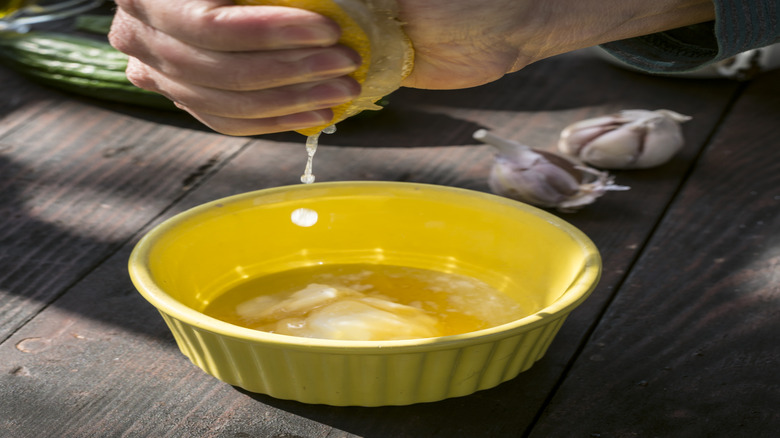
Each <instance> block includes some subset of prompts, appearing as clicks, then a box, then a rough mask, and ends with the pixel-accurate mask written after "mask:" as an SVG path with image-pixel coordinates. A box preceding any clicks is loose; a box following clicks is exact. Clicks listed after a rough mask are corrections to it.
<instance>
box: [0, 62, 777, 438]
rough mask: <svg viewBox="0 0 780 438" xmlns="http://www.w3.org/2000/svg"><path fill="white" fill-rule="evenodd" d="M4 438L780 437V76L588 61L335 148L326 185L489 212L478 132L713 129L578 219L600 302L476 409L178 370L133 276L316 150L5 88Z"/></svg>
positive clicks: (400, 96)
mask: <svg viewBox="0 0 780 438" xmlns="http://www.w3.org/2000/svg"><path fill="white" fill-rule="evenodd" d="M0 96H2V98H1V100H0V436H3V437H13V438H16V437H35V438H42V437H113V436H123V437H125V436H126V437H140V436H150V437H278V438H281V437H287V438H291V437H326V436H327V437H346V436H365V437H483V436H484V437H515V436H517V437H519V436H530V437H543V438H546V437H722V436H723V437H725V436H728V437H768V436H777V435H775V433H776V431H777V430H778V429H779V428H780V374H779V373H778V365H779V364H780V340H779V339H780V310H778V309H780V286H779V285H780V71H772V72H768V73H765V74H763V75H760V76H758V77H756V78H755V79H753V80H752V81H750V82H743V83H739V82H735V81H730V80H725V79H722V80H693V79H680V78H663V77H653V76H648V75H642V74H637V73H632V72H629V71H626V70H622V69H618V68H616V67H613V66H611V65H608V64H606V63H604V62H603V61H601V60H598V59H596V58H594V57H592V56H590V55H589V54H587V53H584V52H579V53H572V54H567V55H563V56H559V57H556V58H552V59H548V60H545V61H542V62H539V63H537V64H534V65H532V66H530V67H528V68H526V69H524V70H523V71H521V72H519V73H517V74H513V75H510V76H508V77H506V78H504V79H503V80H500V81H498V82H496V83H493V84H490V85H486V86H483V87H479V88H474V89H468V90H461V91H420V90H406V89H404V90H400V91H399V92H397V93H396V94H394V95H393V96H392V97H391V100H390V106H389V107H388V108H387V109H385V110H384V111H381V112H379V113H375V114H372V115H371V116H368V117H363V118H361V119H360V120H352V121H350V122H345V123H343V124H342V125H340V126H339V132H338V133H336V134H334V135H331V136H327V137H323V139H322V143H323V146H322V147H321V149H320V150H319V152H318V154H317V156H316V159H315V168H314V170H315V174H316V176H317V178H318V181H335V180H391V181H414V182H421V183H431V184H441V185H448V186H456V187H465V188H469V189H474V190H480V191H487V190H488V188H487V184H486V175H487V172H488V169H489V166H490V163H491V162H492V159H493V157H492V152H491V149H490V148H489V147H487V146H484V145H481V144H478V143H477V142H476V141H474V140H473V139H472V137H471V136H472V133H473V132H474V131H475V130H476V129H478V128H488V129H490V130H492V131H494V132H495V133H497V134H499V135H501V136H505V137H508V138H511V139H514V140H518V141H522V142H524V143H526V144H530V145H533V146H535V147H550V146H552V145H554V143H555V141H556V139H557V135H558V133H559V132H560V130H561V129H562V128H563V127H564V126H566V125H567V124H569V123H572V122H574V121H577V120H580V119H584V118H587V117H593V116H598V115H603V114H606V113H610V112H613V111H616V110H620V109H629V108H644V109H658V108H668V109H672V110H675V111H678V112H681V113H683V114H688V115H691V116H693V120H692V121H690V122H688V123H687V124H685V125H684V132H685V137H686V140H687V144H686V146H685V148H684V150H683V151H682V152H681V153H680V154H679V155H678V156H677V157H675V158H674V159H673V160H672V161H671V162H670V163H668V164H666V165H664V166H661V167H658V168H655V169H651V170H641V171H621V172H615V175H616V178H617V183H618V184H623V185H628V186H631V190H630V191H626V192H612V193H608V194H607V195H605V196H604V197H603V198H601V199H600V200H599V201H597V202H596V203H595V204H593V205H591V206H589V207H587V208H585V209H584V210H582V211H580V212H577V213H573V214H562V213H556V214H559V215H561V216H562V217H563V218H564V219H566V220H568V221H570V222H571V223H573V224H574V225H576V226H577V227H579V228H581V229H582V230H583V231H584V232H585V233H586V234H587V235H589V236H590V237H591V238H592V239H593V240H594V241H595V242H596V244H597V246H598V247H599V249H600V251H601V252H602V255H603V259H604V273H603V278H602V280H601V283H600V284H599V286H598V288H597V289H596V291H595V292H594V293H593V295H592V296H591V297H590V298H589V299H588V300H587V301H586V303H585V304H584V305H583V306H581V307H580V308H578V309H577V310H576V311H575V312H574V313H573V314H572V315H571V317H570V318H569V319H568V320H567V322H566V323H565V325H564V327H563V328H562V330H561V332H560V334H559V335H558V337H557V338H556V340H555V341H554V343H553V345H552V346H551V348H550V350H549V351H548V353H547V355H546V356H545V357H544V358H543V359H542V360H541V361H539V362H538V363H537V364H535V365H534V367H533V368H532V369H531V370H529V371H527V372H524V373H522V374H520V375H519V376H518V377H517V378H515V379H513V380H511V381H509V382H506V383H504V384H502V385H500V386H498V387H496V388H494V389H490V390H485V391H481V392H478V393H476V394H473V395H470V396H467V397H461V398H455V399H449V400H445V401H441V402H436V403H426V404H419V405H412V406H401V407H380V408H363V407H330V406H322V405H306V404H301V403H297V402H293V401H285V400H277V399H274V398H271V397H268V396H264V395H258V394H250V393H246V392H244V391H242V390H239V389H237V388H234V387H231V386H229V385H227V384H224V383H222V382H220V381H218V380H217V379H215V378H212V377H211V376H209V375H207V374H205V373H203V372H202V371H200V370H199V369H198V368H196V367H195V366H194V365H192V364H191V363H190V362H189V361H188V360H187V359H186V358H185V357H184V356H183V355H182V354H180V353H179V351H178V349H177V347H176V345H175V344H174V341H173V338H172V336H171V335H170V333H169V331H168V329H167V328H166V327H165V325H164V323H163V321H162V319H161V318H160V316H159V314H158V313H157V311H156V310H155V309H154V308H153V307H152V306H151V305H150V304H148V303H147V302H146V301H144V299H143V298H142V297H141V296H140V295H139V294H138V293H137V292H136V291H135V290H134V288H133V286H132V284H131V283H130V280H129V278H128V275H127V271H126V263H127V258H128V254H129V252H130V250H131V249H132V247H133V245H134V244H135V242H136V241H137V240H138V239H139V237H140V236H141V235H143V234H144V233H145V232H146V231H148V230H149V229H150V227H152V226H154V225H155V224H156V223H159V222H160V221H161V220H163V219H165V218H168V217H170V216H172V215H173V214H175V213H177V212H180V211H183V210H185V209H187V208H189V207H192V206H195V205H198V204H201V203H204V202H207V201H210V200H213V199H216V198H220V197H224V196H227V195H232V194H236V193H241V192H246V191H250V190H256V189H262V188H267V187H275V186H280V185H287V184H296V183H297V182H298V178H299V175H300V174H301V172H302V170H303V165H304V162H305V152H304V148H303V137H302V136H300V135H298V134H278V135H268V136H259V137H256V138H235V137H228V136H224V135H220V134H217V133H214V132H211V131H209V130H208V129H206V128H204V127H202V126H201V125H199V124H198V123H197V122H195V121H194V120H192V119H191V118H190V117H189V116H187V115H185V114H182V113H176V112H165V111H155V110H147V109H143V108H137V107H131V106H125V105H120V104H111V103H104V102H100V101H96V100H89V99H85V98H79V97H76V96H73V95H68V94H64V93H61V92H58V91H54V90H52V89H49V88H45V87H42V86H39V85H36V84H34V83H32V82H29V81H28V80H26V79H24V78H23V77H21V76H19V75H17V74H15V73H13V72H11V71H10V70H8V69H4V68H0Z"/></svg>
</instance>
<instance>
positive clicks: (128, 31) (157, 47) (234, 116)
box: [109, 0, 361, 135]
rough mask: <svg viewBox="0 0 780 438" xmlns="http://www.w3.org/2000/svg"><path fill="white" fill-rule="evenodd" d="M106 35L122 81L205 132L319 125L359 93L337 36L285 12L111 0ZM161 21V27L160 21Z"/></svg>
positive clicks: (313, 17) (318, 22)
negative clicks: (123, 56)
mask: <svg viewBox="0 0 780 438" xmlns="http://www.w3.org/2000/svg"><path fill="white" fill-rule="evenodd" d="M117 5H118V6H119V9H118V10H117V12H116V15H115V18H114V23H113V26H112V29H111V33H110V35H109V39H110V41H111V43H112V44H113V45H114V47H116V48H117V49H119V50H120V51H122V52H125V53H127V54H128V55H129V57H130V59H129V62H128V68H127V77H128V79H129V80H130V81H131V82H132V83H134V84H135V85H137V86H139V87H141V88H144V89H147V90H151V91H155V92H158V93H160V94H162V95H164V96H166V97H168V98H169V99H171V100H172V101H174V102H175V103H176V105H177V106H179V107H180V108H182V109H184V110H185V111H187V112H189V113H190V114H192V115H193V116H194V117H196V118H197V119H198V120H200V121H201V122H203V123H204V124H206V125H208V126H210V127H211V128H212V129H214V130H216V131H219V132H222V133H225V134H230V135H254V134H264V133H270V132H279V131H287V130H294V129H301V128H306V127H311V126H318V125H322V124H325V123H328V122H329V121H330V120H331V118H332V117H333V113H332V111H331V110H329V109H328V108H330V107H333V106H336V105H339V104H342V103H346V102H348V101H350V100H352V99H354V98H355V97H356V96H357V95H358V94H359V93H360V86H359V84H358V83H357V82H356V81H354V80H353V79H351V78H350V77H348V76H346V75H347V74H349V73H351V72H353V71H355V70H356V69H357V68H358V66H359V65H360V63H361V60H360V57H359V55H358V54H357V53H356V52H355V51H354V50H352V49H350V48H347V47H344V46H340V45H336V42H337V41H338V37H339V29H338V27H337V26H336V24H335V23H334V22H332V21H331V20H329V19H327V18H325V17H322V16H320V15H317V14H313V13H310V12H308V11H302V10H298V9H294V8H277V7H262V6H248V7H243V6H235V5H233V3H232V2H231V1H224V0H190V1H188V2H158V1H153V0H118V1H117ZM166 17H167V19H165V18H166Z"/></svg>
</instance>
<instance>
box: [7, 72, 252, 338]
mask: <svg viewBox="0 0 780 438" xmlns="http://www.w3.org/2000/svg"><path fill="white" fill-rule="evenodd" d="M20 84H22V85H23V86H20V88H22V89H31V90H33V91H31V94H36V93H37V95H38V98H39V99H40V100H39V101H38V102H37V103H34V104H31V105H32V107H27V106H25V105H22V106H19V107H18V110H19V112H18V113H17V112H12V113H11V115H10V116H9V117H10V119H8V120H6V119H4V120H2V123H0V127H3V128H5V127H7V126H10V127H9V128H8V129H3V128H0V133H2V132H5V134H0V264H1V265H2V267H3V269H2V272H1V273H0V339H5V338H6V337H7V336H8V334H10V333H12V332H13V331H14V330H15V329H16V328H18V327H19V326H20V325H21V324H23V323H24V322H25V321H26V320H27V319H29V318H30V317H32V316H33V315H34V314H35V313H36V312H38V311H39V310H40V309H41V308H43V307H45V306H46V305H47V304H48V303H49V302H51V300H53V299H54V298H56V297H57V296H58V295H59V294H61V293H62V292H63V291H64V290H65V289H66V288H67V287H68V286H70V285H71V284H72V283H73V282H75V281H77V280H78V279H79V278H81V277H82V276H83V275H84V274H85V273H86V272H89V271H90V270H91V269H92V268H93V267H94V265H95V264H97V263H99V262H100V261H101V260H103V259H105V258H106V257H107V256H108V255H110V254H111V253H112V252H114V251H116V250H117V249H118V248H119V247H120V246H121V245H122V244H123V243H124V242H125V241H126V240H127V239H128V238H129V237H130V236H132V235H133V234H134V233H135V232H137V230H138V229H139V228H140V227H142V226H143V225H145V224H146V223H148V222H149V221H150V220H151V219H153V218H154V217H156V216H157V215H158V214H159V213H160V212H161V211H163V210H164V209H166V208H167V207H168V205H169V204H170V203H171V202H172V201H173V200H175V199H177V198H179V197H181V196H182V194H183V193H185V192H186V191H187V190H189V189H190V187H191V186H192V185H193V184H195V183H197V182H198V181H199V179H200V178H202V176H203V175H204V174H205V173H207V172H208V171H209V170H210V169H212V168H214V167H218V166H219V165H220V164H221V163H222V162H224V161H226V160H227V159H229V158H230V157H231V156H232V155H233V154H234V153H235V152H236V151H238V150H239V149H240V148H241V147H242V146H244V145H245V144H246V142H247V140H246V139H238V138H229V137H225V136H221V135H217V134H213V133H208V132H204V131H202V130H200V128H198V129H183V128H178V127H175V126H166V125H161V124H158V123H155V122H151V121H146V120H143V119H140V118H137V117H134V116H133V114H132V113H133V112H136V111H138V112H137V113H136V114H144V115H146V116H147V117H155V114H156V113H155V112H145V111H143V112H141V110H137V109H132V108H126V107H123V106H121V105H115V106H113V107H112V106H111V105H107V106H104V107H98V106H95V105H93V104H92V102H90V101H86V100H76V99H70V98H69V97H68V96H66V95H63V94H60V93H57V92H48V91H46V90H42V89H39V88H37V87H36V86H34V85H32V84H30V83H22V82H20ZM21 94H24V93H21ZM24 95H26V94H24ZM47 96H48V97H47ZM114 109H120V110H125V109H126V110H127V111H126V113H125V114H123V113H120V112H116V111H114ZM17 115H18V117H17ZM161 117H175V116H173V115H170V114H161ZM6 122H8V125H6Z"/></svg>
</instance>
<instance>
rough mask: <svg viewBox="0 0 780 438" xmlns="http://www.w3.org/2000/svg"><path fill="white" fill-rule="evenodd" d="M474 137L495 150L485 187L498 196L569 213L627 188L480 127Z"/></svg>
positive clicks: (606, 175)
mask: <svg viewBox="0 0 780 438" xmlns="http://www.w3.org/2000/svg"><path fill="white" fill-rule="evenodd" d="M474 138H475V139H477V140H479V141H482V142H483V143H487V144H490V145H492V146H494V147H495V148H496V149H497V151H498V153H497V154H496V158H495V161H494V163H493V166H492V167H491V169H490V175H489V177H488V186H489V187H490V190H491V191H492V192H493V193H495V194H497V195H500V196H505V197H507V198H511V199H515V200H517V201H521V202H526V203H528V204H532V205H535V206H538V207H545V208H557V209H558V210H560V211H565V212H569V211H574V210H576V209H578V208H580V207H583V206H585V205H588V204H591V203H593V202H594V201H595V200H596V199H597V198H599V197H600V196H601V195H603V194H604V193H606V192H607V191H610V190H627V189H628V187H623V186H617V185H615V184H613V178H612V177H611V176H609V175H608V174H607V173H606V172H600V171H598V170H596V169H592V168H589V167H587V166H580V165H578V164H577V163H573V162H572V161H570V160H569V159H567V158H565V157H563V156H560V155H558V154H555V153H552V152H549V151H543V150H538V149H533V148H531V147H529V146H526V145H523V144H520V143H517V142H513V141H510V140H507V139H504V138H501V137H498V136H497V135H495V134H493V133H491V132H489V131H486V130H484V129H480V130H478V131H476V132H475V133H474Z"/></svg>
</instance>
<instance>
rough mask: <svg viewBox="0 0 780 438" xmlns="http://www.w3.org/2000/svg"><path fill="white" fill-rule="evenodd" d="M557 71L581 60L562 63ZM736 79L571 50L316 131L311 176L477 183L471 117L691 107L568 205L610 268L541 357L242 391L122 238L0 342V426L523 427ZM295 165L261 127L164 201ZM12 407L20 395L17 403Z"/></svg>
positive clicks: (481, 165) (248, 185) (238, 186)
mask: <svg viewBox="0 0 780 438" xmlns="http://www.w3.org/2000/svg"><path fill="white" fill-rule="evenodd" d="M566 71H577V72H578V73H580V74H579V75H569V74H563V73H561V72H566ZM602 77H608V78H609V79H608V81H607V82H608V83H610V84H611V86H610V87H609V88H607V89H603V88H596V87H595V86H594V85H593V82H591V79H590V78H602ZM594 82H595V81H594ZM736 88H737V87H736V86H735V85H733V84H732V83H727V82H722V81H714V82H689V81H684V80H678V79H662V78H653V77H647V76H640V75H636V74H634V73H629V72H625V71H621V70H617V69H614V68H612V67H610V66H607V65H604V64H602V63H600V62H598V61H596V60H593V59H591V58H588V57H584V56H580V55H576V54H574V55H571V56H565V57H560V58H555V59H550V60H547V61H546V62H543V63H539V64H537V65H534V66H531V67H529V68H528V69H526V70H524V71H522V72H520V73H518V74H517V75H513V76H510V77H508V78H506V79H505V80H502V81H500V82H499V83H497V84H491V85H488V86H485V87H480V88H476V89H471V90H462V91H454V92H426V91H415V90H402V91H401V92H399V93H398V94H396V95H394V96H393V97H392V99H391V107H389V108H388V109H387V110H386V111H383V112H381V113H379V114H376V115H374V116H373V117H372V118H370V119H363V120H362V121H361V120H356V121H351V122H350V123H345V124H344V125H341V126H340V127H339V133H337V134H334V135H333V136H329V137H323V144H324V146H323V147H322V148H321V150H320V151H319V152H318V154H317V157H316V158H315V174H316V175H317V177H318V180H319V181H330V180H342V179H376V180H402V181H415V182H423V183H434V184H447V185H454V186H460V187H467V188H471V189H475V190H486V189H487V186H486V184H485V176H486V174H487V170H488V167H489V164H490V160H491V159H492V156H491V152H490V149H489V148H487V147H485V146H482V145H477V144H475V142H474V141H473V140H472V139H471V134H472V132H473V130H474V129H476V128H477V127H482V126H487V127H490V128H491V129H494V130H496V132H498V133H499V134H501V135H505V136H508V137H511V138H514V139H518V140H523V141H526V142H528V143H531V144H534V145H535V146H543V145H546V144H549V143H551V142H553V141H554V136H555V135H557V132H558V131H559V130H560V129H561V128H562V127H563V126H565V125H566V124H568V123H571V122H573V121H575V120H578V119H579V118H582V117H587V116H590V115H597V114H603V113H605V112H609V111H612V110H615V109H622V108H655V107H667V108H670V109H674V110H677V111H680V112H683V113H687V114H691V115H693V116H694V117H695V122H692V123H691V124H690V125H688V126H686V135H687V137H688V139H689V144H688V146H687V147H686V148H685V150H684V151H683V153H682V154H681V155H680V156H679V157H678V158H677V159H675V160H674V161H673V162H672V163H669V164H668V165H667V166H664V167H663V168H659V169H655V170H649V171H641V172H625V173H621V174H619V175H618V177H619V182H620V183H624V184H628V185H631V186H632V187H633V188H632V191H631V192H625V193H615V194H609V195H607V197H605V198H604V199H603V200H600V201H599V202H598V203H597V204H596V205H594V206H593V207H592V208H588V209H586V210H584V211H582V212H579V213H577V214H574V215H567V216H565V218H566V219H568V220H570V221H572V222H573V223H575V224H576V225H578V226H580V227H581V228H583V229H584V230H585V231H586V232H587V233H588V234H589V235H590V236H591V237H592V238H593V239H594V241H596V243H597V245H598V246H599V248H600V249H601V250H602V252H603V256H604V260H605V266H607V270H606V271H605V275H604V279H603V280H602V284H601V285H600V286H599V288H598V290H597V291H596V292H595V293H594V295H593V296H592V297H591V299H589V300H588V302H587V303H586V305H584V306H583V307H582V308H581V309H580V310H578V311H577V312H575V314H574V315H572V317H571V318H570V320H569V321H568V322H567V323H566V324H565V325H564V328H563V329H562V331H561V333H560V335H559V337H558V338H557V340H556V342H555V343H554V344H553V346H552V347H551V349H550V351H549V352H548V354H547V356H546V357H545V358H544V359H543V360H542V361H541V362H540V363H538V364H537V365H536V366H535V367H534V368H532V369H531V370H530V371H528V372H526V373H523V374H522V375H521V376H519V377H518V378H517V379H514V380H512V381H510V382H507V383H505V384H503V385H500V386H499V387H497V388H495V389H491V390H487V391H482V392H480V393H477V394H474V395H472V396H468V397H461V398H457V399H452V400H445V401H443V402H438V403H430V404H422V405H415V406H408V407H386V408H371V409H368V408H334V407H328V406H318V405H304V404H300V403H296V402H290V401H281V400H276V399H272V398H270V397H266V396H262V395H254V394H246V393H243V392H241V391H238V390H235V389H234V388H231V387H229V386H227V385H225V384H222V383H220V382H218V381H216V379H213V378H211V377H209V376H207V375H205V374H204V373H202V372H200V371H198V370H197V369H195V368H194V367H193V366H192V365H190V364H189V363H188V362H187V359H186V358H184V357H182V356H181V355H180V353H179V352H178V351H177V349H176V347H175V346H174V345H173V343H172V340H171V337H170V335H169V334H168V333H167V329H166V328H165V327H164V326H163V324H162V322H161V320H160V319H159V316H158V315H157V314H156V312H155V311H154V309H152V308H151V306H149V305H148V304H147V303H145V302H143V300H142V299H141V298H140V297H139V296H138V295H137V294H135V293H134V292H132V286H131V285H130V283H129V280H128V279H127V277H126V273H125V261H126V257H127V254H128V252H129V248H128V247H127V246H126V247H124V248H123V249H122V250H121V251H120V252H119V253H118V254H116V255H114V256H113V257H111V258H110V259H108V260H106V261H105V262H104V263H102V264H101V266H100V267H99V269H96V270H95V271H94V272H92V273H90V274H89V275H87V276H86V277H85V278H84V279H83V280H82V281H80V282H79V283H77V284H76V285H75V286H74V287H73V288H72V289H70V290H68V291H67V293H66V294H65V295H64V296H62V297H61V298H60V299H58V300H57V301H56V302H54V303H53V305H52V306H50V307H49V308H47V309H45V310H44V311H43V312H42V313H40V314H39V315H38V316H37V317H36V318H34V319H33V320H31V321H30V322H28V323H27V324H26V325H25V326H24V327H22V328H21V329H19V330H18V331H17V332H16V333H15V334H14V335H13V336H12V337H11V338H10V339H9V340H8V341H6V342H4V343H3V344H2V345H0V391H2V393H0V418H9V419H11V420H7V421H6V424H3V426H5V427H7V428H8V429H7V430H10V431H12V432H13V433H16V434H17V435H18V436H20V437H24V436H38V435H41V434H42V433H52V432H56V433H57V434H58V435H62V436H70V435H78V434H80V433H81V434H84V433H86V432H92V433H96V434H100V433H105V432H107V431H108V432H111V433H114V434H116V435H121V434H123V433H126V434H129V435H139V436H164V435H169V436H187V435H199V434H201V435H202V434H203V433H204V431H210V433H211V435H213V436H240V435H241V434H245V436H306V437H310V436H388V437H398V436H448V437H450V436H486V435H487V436H514V435H518V434H521V433H522V432H523V431H524V430H526V429H527V428H528V427H529V426H530V425H531V424H532V423H533V421H534V418H535V416H536V414H537V412H538V411H539V409H540V408H541V407H542V406H543V405H544V403H545V399H546V397H547V394H548V393H549V391H550V390H551V389H552V388H553V387H554V386H555V385H556V384H557V381H558V379H559V378H560V375H561V373H562V372H563V371H564V370H565V369H566V368H567V366H568V363H569V361H570V360H571V358H572V356H573V355H574V354H575V353H576V351H577V348H578V346H579V344H580V342H582V340H583V339H584V338H585V337H586V335H587V333H588V331H589V329H590V327H591V326H592V325H593V324H594V322H595V321H596V320H597V319H598V316H599V314H600V312H601V309H602V308H603V307H604V306H605V305H606V303H608V302H609V300H610V299H611V297H612V293H613V291H614V290H615V289H616V288H617V286H618V285H619V284H620V281H622V279H623V277H624V276H625V273H626V272H627V271H628V270H629V268H630V267H631V264H632V263H633V259H634V257H635V256H636V255H637V254H638V251H639V250H640V249H641V247H642V246H643V244H644V242H645V240H646V239H647V238H648V236H649V234H650V232H651V231H652V229H653V227H654V226H655V223H656V222H657V221H658V220H659V218H660V217H661V215H662V212H663V210H664V209H665V208H666V205H667V203H668V202H669V199H671V197H672V195H673V194H674V192H675V191H676V190H677V187H678V185H679V183H680V181H681V180H682V178H683V176H684V174H685V172H686V171H687V170H688V168H689V167H690V166H691V163H692V162H693V161H694V160H695V158H696V156H697V154H698V151H699V149H700V148H701V147H702V145H704V144H705V141H706V139H707V137H708V136H709V134H710V133H711V132H712V130H713V129H714V127H715V126H716V123H717V122H718V120H719V118H720V116H721V113H722V112H723V111H724V110H725V108H726V107H727V104H728V102H729V99H730V98H731V96H732V94H733V93H734V92H735V91H736ZM160 154H162V152H160ZM179 154H181V151H179ZM168 159H169V158H167V156H158V157H156V158H154V159H153V160H162V161H163V162H166V160H168ZM303 163H304V154H303V147H302V137H301V136H298V135H296V134H289V135H288V134H285V135H275V136H264V137H262V138H260V139H257V140H256V142H255V143H254V144H253V147H251V148H246V149H244V150H242V151H241V153H240V155H239V156H238V157H236V158H235V159H233V160H231V161H230V162H229V163H227V165H225V166H224V167H222V168H220V169H219V172H218V173H216V175H214V176H213V177H211V178H210V179H209V180H208V181H207V182H206V183H205V184H203V185H201V186H199V187H197V189H196V190H194V191H193V192H191V193H189V194H188V195H187V196H186V197H185V198H184V199H182V200H181V202H179V203H178V204H177V205H176V207H174V208H173V209H171V210H169V211H167V212H166V215H170V214H173V213H174V212H176V211H181V210H182V209H185V208H187V207H189V206H192V205H197V204H200V203H202V202H206V201H208V200H212V199H215V198H218V197H222V196H227V195H230V194H234V193H239V192H244V191H248V190H254V189H257V188H262V187H271V186H278V185H282V184H293V183H296V182H297V178H298V175H300V172H301V171H302V169H303ZM153 165H154V164H150V166H153ZM164 179H165V180H166V181H168V180H169V176H168V175H167V174H165V175H164ZM170 179H171V180H174V181H177V180H178V179H177V178H173V177H170ZM148 202H151V198H150V199H149V200H148ZM40 346H43V347H40ZM115 359H116V360H115ZM71 364H72V365H73V366H69V365H71ZM147 369H150V371H149V372H148V373H147V371H146V370H147ZM71 370H77V371H71ZM9 395H10V396H12V397H10V396H9ZM10 400H14V401H13V402H11V401H10ZM25 405H26V406H31V407H33V409H29V410H25V409H22V408H20V406H25ZM40 412H44V414H43V415H40V414H39V413H40ZM41 417H43V418H41Z"/></svg>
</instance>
